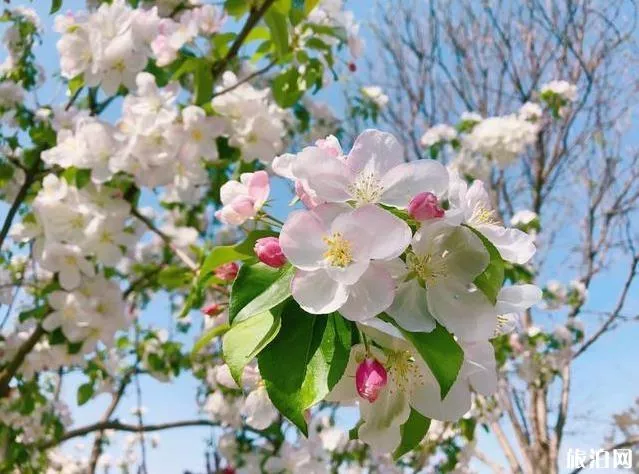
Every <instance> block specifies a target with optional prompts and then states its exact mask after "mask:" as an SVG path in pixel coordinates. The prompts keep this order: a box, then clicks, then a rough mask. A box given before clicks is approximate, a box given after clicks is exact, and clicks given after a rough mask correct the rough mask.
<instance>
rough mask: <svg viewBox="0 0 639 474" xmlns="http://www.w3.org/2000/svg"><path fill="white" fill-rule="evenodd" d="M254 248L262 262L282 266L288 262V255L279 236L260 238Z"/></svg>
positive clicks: (270, 265) (275, 266)
mask: <svg viewBox="0 0 639 474" xmlns="http://www.w3.org/2000/svg"><path fill="white" fill-rule="evenodd" d="M253 250H254V251H255V255H257V258H259V259H260V262H263V263H265V264H267V265H268V266H269V267H273V268H280V267H281V266H282V265H284V264H285V263H286V257H285V256H284V254H283V253H282V247H280V240H279V239H278V238H277V237H263V238H261V239H258V240H257V242H255V247H254V248H253Z"/></svg>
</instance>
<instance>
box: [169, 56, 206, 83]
mask: <svg viewBox="0 0 639 474" xmlns="http://www.w3.org/2000/svg"><path fill="white" fill-rule="evenodd" d="M199 63H200V59H198V58H188V59H187V60H185V61H184V62H183V63H182V64H181V65H180V67H179V68H177V70H176V71H175V72H174V73H173V75H172V76H171V80H172V81H177V80H178V79H179V78H181V77H182V76H184V75H185V74H189V73H191V72H195V70H196V69H197V68H198V64H199Z"/></svg>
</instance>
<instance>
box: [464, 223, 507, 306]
mask: <svg viewBox="0 0 639 474" xmlns="http://www.w3.org/2000/svg"><path fill="white" fill-rule="evenodd" d="M469 229H470V230H472V231H473V232H474V233H475V235H477V237H479V238H480V239H481V241H482V243H483V244H484V247H486V250H487V251H488V254H489V255H490V262H489V263H488V266H487V267H486V269H485V270H484V271H483V273H481V274H480V275H478V276H477V278H475V281H474V283H475V285H476V286H477V288H479V289H480V290H481V291H482V293H484V294H485V295H486V297H487V298H488V300H489V301H490V302H491V303H492V304H495V303H497V295H498V294H499V290H501V287H502V286H503V285H504V261H503V259H502V258H501V255H500V254H499V250H497V249H496V248H495V246H494V245H493V244H492V243H491V242H490V240H488V239H487V238H486V237H484V236H483V235H482V233H481V232H479V231H477V230H475V229H473V228H472V227H469Z"/></svg>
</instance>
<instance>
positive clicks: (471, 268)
mask: <svg viewBox="0 0 639 474" xmlns="http://www.w3.org/2000/svg"><path fill="white" fill-rule="evenodd" d="M442 248H443V249H445V250H446V251H447V254H446V257H445V261H446V267H447V269H448V271H449V272H450V273H453V274H454V275H455V276H456V277H457V278H458V279H459V280H462V281H466V282H469V283H470V282H471V281H473V280H474V279H475V277H476V276H477V275H479V274H480V273H481V272H483V271H484V270H485V269H486V267H487V266H488V263H489V262H490V255H489V254H488V251H487V250H486V247H485V246H484V244H483V242H482V241H481V239H480V238H479V237H477V236H476V235H475V233H474V232H473V231H472V230H470V229H468V228H466V227H461V226H458V227H455V228H454V230H453V231H452V232H451V233H450V234H449V235H448V236H447V237H446V238H445V239H444V240H443V241H442Z"/></svg>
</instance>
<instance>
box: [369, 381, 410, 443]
mask: <svg viewBox="0 0 639 474" xmlns="http://www.w3.org/2000/svg"><path fill="white" fill-rule="evenodd" d="M391 383H392V382H390V381H389V384H388V385H387V386H386V387H384V388H383V389H382V391H381V392H380V394H379V397H378V398H377V400H375V402H373V403H369V402H367V401H365V400H362V401H361V402H360V404H359V410H360V413H361V415H362V420H363V421H364V423H363V424H362V425H361V426H360V427H359V431H358V435H359V439H361V440H362V441H363V442H365V443H366V444H368V445H369V446H370V447H371V449H372V450H373V451H374V452H375V453H380V454H386V453H390V452H392V451H394V450H395V448H397V446H399V442H400V440H401V434H400V426H401V425H402V424H404V423H405V422H406V420H408V417H409V416H410V405H409V404H408V396H407V395H408V394H407V393H406V391H404V390H401V389H399V388H398V387H397V386H395V387H393V388H394V390H393V391H392V392H391V390H390V386H391Z"/></svg>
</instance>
